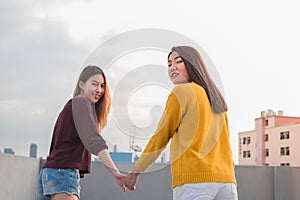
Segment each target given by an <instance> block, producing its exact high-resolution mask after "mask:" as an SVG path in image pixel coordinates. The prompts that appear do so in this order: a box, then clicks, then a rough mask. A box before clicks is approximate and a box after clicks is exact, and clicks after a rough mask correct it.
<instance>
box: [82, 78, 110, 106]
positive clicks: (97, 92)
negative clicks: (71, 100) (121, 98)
mask: <svg viewBox="0 0 300 200" xmlns="http://www.w3.org/2000/svg"><path fill="white" fill-rule="evenodd" d="M79 87H80V89H81V93H80V95H81V96H84V97H85V98H87V99H88V100H89V101H90V102H92V103H97V102H98V101H99V99H101V97H102V96H103V94H104V92H105V81H104V77H103V75H102V74H95V75H93V76H91V77H90V78H89V79H88V80H87V81H86V82H85V83H84V82H82V81H80V82H79Z"/></svg>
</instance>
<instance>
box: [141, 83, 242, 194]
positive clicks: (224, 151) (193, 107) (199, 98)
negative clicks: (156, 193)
mask: <svg viewBox="0 0 300 200" xmlns="http://www.w3.org/2000/svg"><path fill="white" fill-rule="evenodd" d="M170 139H171V146H170V148H171V149H170V152H171V153H170V164H171V172H172V188H174V187H176V186H178V185H182V184H185V183H199V182H231V183H235V184H236V179H235V175H234V163H233V159H232V152H231V148H230V138H229V128H228V119H227V114H226V113H222V114H214V113H213V112H212V109H211V106H210V103H209V100H208V97H207V95H206V92H205V90H204V89H203V88H202V87H201V86H199V85H198V84H196V83H194V82H191V83H186V84H180V85H178V86H176V87H175V88H174V89H173V91H172V92H171V94H170V95H169V97H168V100H167V103H166V107H165V110H164V113H163V115H162V117H161V119H160V122H159V124H158V127H157V129H156V131H155V134H154V135H153V136H152V137H151V139H150V141H149V142H148V144H147V146H146V148H145V149H144V151H143V153H142V155H141V157H140V158H139V160H138V161H137V162H136V168H137V170H138V171H140V172H143V171H146V169H147V168H148V167H149V166H150V165H151V164H152V163H153V162H154V161H155V160H156V159H157V157H158V156H159V155H160V153H161V151H162V150H163V149H164V148H165V146H166V145H167V144H168V142H169V140H170Z"/></svg>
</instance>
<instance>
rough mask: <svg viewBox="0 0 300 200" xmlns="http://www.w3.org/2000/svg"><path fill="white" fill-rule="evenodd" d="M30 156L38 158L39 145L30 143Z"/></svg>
mask: <svg viewBox="0 0 300 200" xmlns="http://www.w3.org/2000/svg"><path fill="white" fill-rule="evenodd" d="M29 157H30V158H37V145H36V144H31V145H30V151H29Z"/></svg>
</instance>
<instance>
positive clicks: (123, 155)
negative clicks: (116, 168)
mask: <svg viewBox="0 0 300 200" xmlns="http://www.w3.org/2000/svg"><path fill="white" fill-rule="evenodd" d="M109 154H110V156H111V159H112V160H113V161H114V162H130V163H131V162H132V153H131V152H117V145H114V151H113V152H110V153H109Z"/></svg>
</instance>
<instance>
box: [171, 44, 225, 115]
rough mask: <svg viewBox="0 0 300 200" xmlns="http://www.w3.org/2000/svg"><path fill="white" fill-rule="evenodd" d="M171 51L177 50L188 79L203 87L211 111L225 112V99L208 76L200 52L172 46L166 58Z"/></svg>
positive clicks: (186, 47)
mask: <svg viewBox="0 0 300 200" xmlns="http://www.w3.org/2000/svg"><path fill="white" fill-rule="evenodd" d="M172 52H177V53H178V54H179V56H180V57H181V58H182V60H183V62H184V64H185V67H186V70H187V73H188V75H189V77H190V81H193V82H195V83H197V84H198V85H200V86H201V87H203V88H204V90H205V91H206V94H207V96H208V99H209V102H210V105H211V107H212V110H213V112H214V113H216V114H219V113H223V112H226V111H227V110H228V107H227V104H226V101H225V99H224V97H223V95H222V94H221V92H220V90H219V89H218V87H217V86H216V84H215V83H214V81H213V80H212V78H211V77H210V75H209V73H208V71H207V68H206V65H205V62H204V60H203V59H202V57H201V55H200V53H199V52H198V51H197V50H196V49H195V48H193V47H189V46H177V47H172V50H171V52H170V53H169V55H168V59H169V57H170V55H171V53H172Z"/></svg>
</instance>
